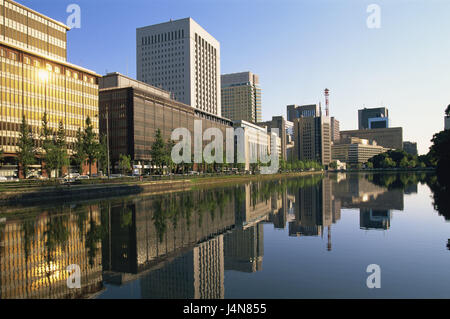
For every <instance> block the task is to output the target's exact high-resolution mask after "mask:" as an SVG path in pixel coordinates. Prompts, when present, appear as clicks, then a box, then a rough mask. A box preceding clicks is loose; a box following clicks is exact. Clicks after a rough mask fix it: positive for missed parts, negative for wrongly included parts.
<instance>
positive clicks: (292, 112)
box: [286, 104, 322, 122]
mask: <svg viewBox="0 0 450 319" xmlns="http://www.w3.org/2000/svg"><path fill="white" fill-rule="evenodd" d="M286 108H287V120H288V121H291V122H293V121H294V120H295V119H298V118H300V117H318V116H321V115H322V113H321V110H320V106H319V105H318V104H309V105H296V104H293V105H288V106H287V107H286Z"/></svg>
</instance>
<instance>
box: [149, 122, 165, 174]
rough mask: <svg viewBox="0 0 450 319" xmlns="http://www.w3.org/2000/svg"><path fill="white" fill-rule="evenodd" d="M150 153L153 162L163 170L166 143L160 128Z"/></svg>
mask: <svg viewBox="0 0 450 319" xmlns="http://www.w3.org/2000/svg"><path fill="white" fill-rule="evenodd" d="M150 155H151V157H152V162H153V164H154V165H156V166H157V167H159V168H160V169H161V170H162V168H163V165H164V161H165V145H164V140H163V138H162V135H161V130H160V129H157V130H156V136H155V142H154V143H153V145H152V149H151V151H150Z"/></svg>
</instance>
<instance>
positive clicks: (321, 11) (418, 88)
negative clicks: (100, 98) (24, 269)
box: [18, 0, 450, 153]
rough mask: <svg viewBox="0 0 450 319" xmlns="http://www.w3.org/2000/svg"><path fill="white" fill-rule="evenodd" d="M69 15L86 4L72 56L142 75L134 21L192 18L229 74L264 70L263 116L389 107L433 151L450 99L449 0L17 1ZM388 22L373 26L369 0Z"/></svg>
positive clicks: (345, 121)
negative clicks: (300, 107)
mask: <svg viewBox="0 0 450 319" xmlns="http://www.w3.org/2000/svg"><path fill="white" fill-rule="evenodd" d="M18 1H19V2H20V3H22V4H24V5H26V6H28V7H30V8H32V9H34V10H36V11H39V12H42V13H43V14H46V15H48V16H50V17H52V18H54V19H56V20H59V21H61V22H64V23H65V22H66V20H67V17H68V16H69V13H67V12H66V8H67V6H68V5H69V4H72V3H76V4H78V5H79V6H80V7H81V28H80V29H72V30H71V31H70V32H69V33H68V41H69V44H68V60H69V61H70V62H72V63H75V64H79V65H81V66H84V67H86V68H89V69H92V70H94V71H96V72H98V73H100V74H105V73H106V71H108V72H113V71H116V72H121V73H123V74H128V75H129V76H131V77H135V75H136V53H135V29H136V28H137V27H142V26H145V25H150V24H154V23H160V22H165V21H168V20H169V19H179V18H184V17H192V18H193V19H194V20H196V21H197V22H198V23H199V24H200V25H202V26H203V27H204V28H205V29H206V30H207V31H208V32H209V33H210V34H211V35H213V36H214V37H215V38H216V39H217V40H218V41H219V42H220V43H221V69H222V73H232V72H241V71H252V72H254V73H256V74H258V75H259V76H260V82H261V88H262V90H263V96H262V104H263V119H270V118H271V117H272V116H273V115H280V114H281V115H284V116H286V105H288V104H307V103H317V102H322V104H324V98H323V90H324V89H325V88H326V87H328V88H329V89H330V90H331V96H330V108H331V115H333V116H336V117H337V118H338V119H339V120H340V121H341V129H343V130H347V129H357V117H358V114H357V113H358V112H357V110H358V109H360V108H362V107H364V106H366V107H376V106H380V105H383V106H386V107H388V108H389V111H390V117H391V124H392V126H396V127H397V126H401V127H403V129H404V130H403V135H404V140H410V141H416V142H418V148H419V153H426V152H427V151H428V147H429V146H430V139H431V138H432V136H433V134H434V133H435V132H437V131H440V130H442V129H443V125H444V119H443V115H444V110H445V107H446V105H448V104H450V73H449V70H450V39H449V35H450V1H448V0H421V1H419V0H409V1H402V0H387V1H380V0H370V1H365V0H127V1H125V0H120V1H119V0H78V1H77V0H68V1H66V0H18ZM372 3H375V4H378V5H379V6H380V8H381V16H380V17H381V28H379V29H369V28H368V27H367V25H366V20H367V18H368V16H369V15H370V13H367V12H366V10H367V7H368V5H369V4H372Z"/></svg>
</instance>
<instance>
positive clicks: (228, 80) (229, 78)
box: [221, 72, 262, 123]
mask: <svg viewBox="0 0 450 319" xmlns="http://www.w3.org/2000/svg"><path fill="white" fill-rule="evenodd" d="M221 86H222V116H223V117H226V118H228V119H230V120H232V121H239V120H244V121H247V122H252V123H259V122H261V121H262V114H261V88H260V87H259V77H258V76H257V75H256V74H253V73H252V72H241V73H232V74H223V75H222V76H221Z"/></svg>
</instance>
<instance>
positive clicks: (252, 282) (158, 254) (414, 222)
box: [0, 173, 450, 299]
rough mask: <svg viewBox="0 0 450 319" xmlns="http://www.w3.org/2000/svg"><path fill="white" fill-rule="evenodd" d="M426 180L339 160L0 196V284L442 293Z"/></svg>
mask: <svg viewBox="0 0 450 319" xmlns="http://www.w3.org/2000/svg"><path fill="white" fill-rule="evenodd" d="M435 182H436V180H435V176H433V175H430V174H425V173H401V174H400V173H391V174H381V173H380V174H356V173H355V174H345V173H342V174H328V175H327V176H325V177H323V176H318V175H315V176H306V177H301V178H287V179H280V180H271V181H264V182H263V183H258V182H249V183H247V184H239V185H235V186H226V187H224V186H222V187H215V188H208V189H200V188H199V189H196V190H192V191H189V192H181V193H169V194H165V195H158V196H148V197H145V196H136V197H126V198H113V199H105V200H92V201H84V202H74V203H70V202H67V203H61V204H58V205H56V206H55V205H51V203H49V204H48V205H41V206H38V207H25V206H24V207H21V208H15V209H13V210H11V209H8V211H7V212H6V209H5V208H4V209H2V211H1V213H0V288H1V289H0V298H1V299H9V298H149V299H161V298H164V299H172V298H177V299H186V298H195V299H201V298H291V299H292V298H294V299H296V298H449V297H450V288H449V287H450V250H449V238H450V223H449V222H448V221H449V220H450V215H449V214H448V210H447V209H446V207H448V205H447V204H446V203H447V198H446V197H445V195H444V196H443V195H442V192H439V191H438V190H436V187H434V186H435ZM374 265H375V266H374ZM69 266H71V267H69ZM68 267H69V269H72V270H71V271H70V272H69V271H68ZM373 267H375V268H376V269H377V270H376V272H377V278H376V281H377V285H378V286H379V288H370V287H369V286H370V284H369V281H370V280H368V278H369V277H370V276H371V275H373V269H374V268H373ZM77 283H78V284H79V285H77Z"/></svg>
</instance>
